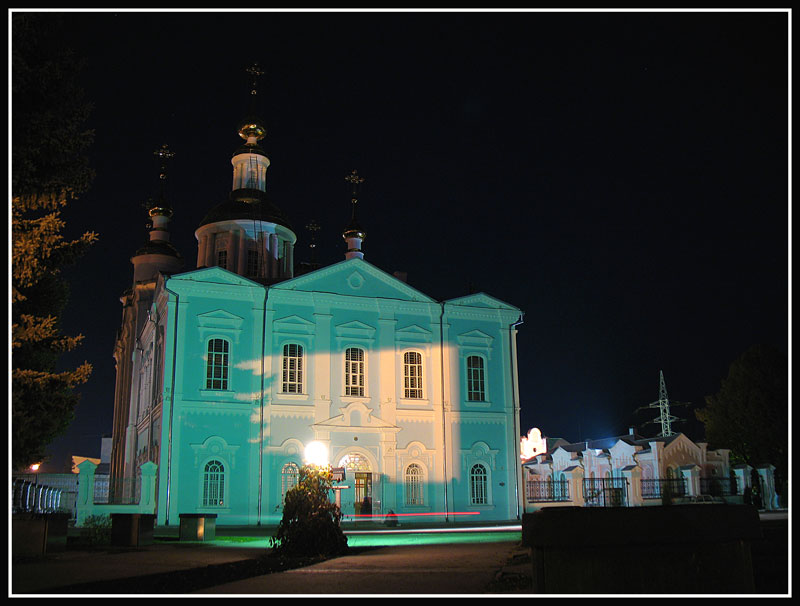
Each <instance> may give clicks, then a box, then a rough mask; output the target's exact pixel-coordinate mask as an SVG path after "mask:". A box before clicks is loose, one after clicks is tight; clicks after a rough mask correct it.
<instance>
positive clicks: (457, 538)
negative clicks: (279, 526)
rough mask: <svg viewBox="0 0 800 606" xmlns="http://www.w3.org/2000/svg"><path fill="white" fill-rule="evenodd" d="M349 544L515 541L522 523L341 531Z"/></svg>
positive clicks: (236, 542)
mask: <svg viewBox="0 0 800 606" xmlns="http://www.w3.org/2000/svg"><path fill="white" fill-rule="evenodd" d="M344 533H345V535H346V536H347V544H348V546H350V547H389V546H398V545H432V544H442V543H496V542H506V541H508V542H518V541H520V540H521V539H522V525H520V524H517V525H509V526H472V527H463V528H447V527H444V528H441V527H439V528H391V529H386V530H383V529H380V530H379V529H374V530H345V531H344ZM211 543H213V544H214V545H216V546H219V547H238V548H242V547H248V548H249V547H252V548H257V549H264V548H268V549H269V548H271V547H272V541H271V537H264V536H259V537H252V538H249V539H243V538H242V537H227V538H226V537H222V536H217V539H216V540H215V541H213V542H211Z"/></svg>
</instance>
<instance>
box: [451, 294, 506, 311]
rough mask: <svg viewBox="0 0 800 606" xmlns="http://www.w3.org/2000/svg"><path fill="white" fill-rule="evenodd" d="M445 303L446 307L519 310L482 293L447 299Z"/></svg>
mask: <svg viewBox="0 0 800 606" xmlns="http://www.w3.org/2000/svg"><path fill="white" fill-rule="evenodd" d="M445 303H447V304H448V305H458V306H460V307H482V308H484V309H508V310H513V311H519V308H517V307H514V306H513V305H510V304H508V303H506V302H505V301H501V300H500V299H496V298H494V297H492V296H489V295H487V294H486V293H483V292H479V293H475V294H472V295H466V296H463V297H457V298H455V299H449V300H447V301H445Z"/></svg>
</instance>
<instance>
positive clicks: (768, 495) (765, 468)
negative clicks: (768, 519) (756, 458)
mask: <svg viewBox="0 0 800 606" xmlns="http://www.w3.org/2000/svg"><path fill="white" fill-rule="evenodd" d="M756 471H757V472H758V477H759V478H760V479H761V489H762V491H763V493H764V494H762V495H761V506H762V507H763V508H764V509H776V508H777V505H776V504H775V498H776V495H775V466H774V465H759V466H758V467H756Z"/></svg>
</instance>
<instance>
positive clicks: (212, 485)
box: [203, 461, 225, 507]
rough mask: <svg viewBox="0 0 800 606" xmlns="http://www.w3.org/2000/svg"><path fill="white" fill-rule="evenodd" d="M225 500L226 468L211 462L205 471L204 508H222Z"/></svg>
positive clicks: (218, 463) (207, 464) (217, 462)
mask: <svg viewBox="0 0 800 606" xmlns="http://www.w3.org/2000/svg"><path fill="white" fill-rule="evenodd" d="M224 498H225V466H224V465H223V464H222V463H220V462H219V461H209V462H208V463H206V466H205V469H204V470H203V507H222V506H223V503H224Z"/></svg>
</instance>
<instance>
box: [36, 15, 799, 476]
mask: <svg viewBox="0 0 800 606" xmlns="http://www.w3.org/2000/svg"><path fill="white" fill-rule="evenodd" d="M787 25H788V18H787V13H785V12H754V13H747V12H710V13H701V12H690V13H680V12H641V13H638V12H623V13H615V12H596V13H593V12H571V13H553V12H516V13H509V12H478V13H460V12H445V13H413V12H411V13H407V12H406V13H403V12H401V13H394V12H386V13H384V12H382V13H375V12H369V13H360V12H328V13H319V12H309V13H287V12H261V13H245V12H232V13H218V12H211V13H185V12H178V13H169V12H163V13H125V12H120V13H112V12H102V13H70V14H68V15H66V17H65V31H67V32H68V34H69V37H70V44H71V45H72V46H73V47H74V48H75V49H76V50H77V51H78V52H79V53H80V54H83V55H84V56H85V57H86V58H87V60H88V65H87V68H86V69H85V70H84V73H83V76H84V78H85V80H84V87H85V90H86V92H87V95H88V98H89V99H90V100H91V102H92V103H93V104H94V110H93V113H92V117H91V120H90V126H91V127H92V128H94V129H95V141H94V144H93V146H92V148H91V161H92V165H93V168H94V169H95V171H96V173H97V176H96V179H95V181H94V183H93V185H92V188H91V190H90V191H89V192H87V193H86V194H84V195H83V196H82V198H81V199H80V201H79V202H77V203H75V204H73V205H72V206H71V207H70V208H69V209H68V210H67V212H66V214H65V218H66V220H67V222H68V232H67V233H68V234H69V235H72V236H76V235H77V234H78V233H80V232H82V231H85V230H94V231H96V232H98V233H99V235H100V241H99V243H98V244H97V245H96V246H95V247H94V249H93V250H92V251H91V252H90V253H89V254H87V255H86V256H85V257H84V259H83V260H82V261H81V262H80V264H79V265H78V266H76V267H75V268H74V269H71V270H69V271H68V272H67V276H68V278H69V279H70V282H71V284H72V289H73V294H72V298H71V303H70V305H69V307H68V310H67V312H66V316H65V318H64V328H65V331H66V332H67V333H70V334H72V333H78V332H80V333H82V334H83V335H85V343H84V345H83V346H81V348H80V349H79V350H78V351H76V352H75V353H74V354H71V355H70V356H68V357H67V358H65V363H72V364H75V363H77V362H81V361H83V360H84V359H87V360H89V361H90V362H91V363H92V364H93V365H94V373H93V376H92V378H91V380H90V382H89V383H88V384H86V385H85V386H84V387H83V388H82V389H81V393H82V401H81V404H80V406H79V408H78V410H77V414H76V419H75V421H74V423H73V424H72V426H71V428H70V430H69V432H68V433H67V435H65V436H64V437H63V438H60V439H58V440H57V441H56V442H55V443H54V444H53V445H52V447H51V451H52V454H53V461H52V466H54V467H56V466H60V465H63V463H62V462H65V461H66V459H67V456H68V455H69V454H80V455H85V456H99V450H100V437H101V435H102V434H104V433H110V432H111V423H112V413H113V395H114V361H113V358H112V350H113V345H114V338H115V331H116V330H117V328H118V327H119V322H120V319H121V305H120V302H119V297H120V295H121V294H122V293H123V291H124V290H125V289H126V288H128V287H129V286H130V285H131V283H132V276H133V272H132V265H131V263H130V257H131V255H132V253H133V252H134V251H135V250H136V248H137V247H139V246H140V245H141V244H142V243H143V242H144V240H145V238H146V229H145V224H146V221H147V217H146V215H145V214H144V210H143V208H142V206H141V205H142V204H143V203H144V202H146V201H147V200H148V199H149V198H151V197H153V196H155V194H156V193H157V174H158V173H157V165H156V163H155V160H154V156H153V152H154V151H155V150H156V149H158V148H159V147H160V146H161V145H162V144H164V143H166V144H168V145H169V147H170V148H171V149H172V150H173V151H174V152H175V154H176V155H175V159H174V161H173V163H172V166H171V169H170V176H169V198H170V201H171V202H172V204H173V207H174V209H175V216H174V219H173V221H172V224H171V232H172V237H173V243H174V244H175V245H176V246H177V247H178V249H179V250H180V251H181V252H182V253H183V255H184V257H185V259H186V269H187V270H190V269H193V268H194V266H195V261H196V254H197V244H196V240H195V238H194V230H195V229H196V228H197V226H198V224H199V222H200V220H201V219H202V218H203V216H204V215H205V213H206V212H207V211H208V210H209V209H210V208H211V207H212V206H214V205H216V204H218V203H220V202H222V201H223V200H224V199H226V197H227V195H228V193H229V191H230V189H231V179H232V172H231V164H230V158H231V155H232V152H233V151H234V150H235V149H236V148H237V147H238V146H239V145H240V142H241V140H240V139H239V137H238V136H237V134H236V127H237V122H238V121H239V120H240V119H241V118H242V117H243V116H244V114H245V113H246V109H247V103H248V101H249V97H248V90H249V89H248V80H247V77H246V75H245V73H244V70H245V68H246V67H247V66H249V65H250V64H252V63H253V62H254V61H258V62H259V63H260V64H261V66H262V67H263V68H264V70H265V72H266V74H265V76H264V77H263V78H262V80H261V84H260V87H259V90H260V94H259V101H260V108H259V109H260V114H261V116H262V117H263V119H264V121H265V123H266V126H267V137H266V139H264V140H263V141H262V147H263V148H264V149H265V150H266V153H267V155H268V156H269V158H270V160H271V163H272V164H271V167H270V169H269V176H268V185H267V188H268V192H269V194H270V195H271V197H272V200H274V201H275V202H276V203H277V204H278V206H280V207H281V208H282V210H283V211H284V212H285V213H286V214H287V215H288V216H289V218H290V220H291V222H292V223H293V225H294V226H295V231H296V233H297V235H298V245H297V248H296V253H295V257H296V259H298V260H307V259H308V258H309V253H308V250H309V249H308V242H309V232H308V231H306V229H305V226H306V225H307V224H308V223H309V221H310V220H311V219H316V221H317V222H318V223H319V224H320V225H321V226H322V231H320V232H319V244H318V248H317V250H318V253H317V254H318V260H319V261H322V262H323V263H324V264H329V263H334V262H337V261H340V260H342V259H343V258H344V256H343V255H344V251H345V246H344V242H343V241H342V239H341V231H342V228H343V227H344V226H345V225H346V223H347V221H348V219H349V212H350V209H349V204H350V202H349V189H348V186H347V184H346V183H345V181H344V177H345V176H346V175H347V174H348V173H350V171H351V170H353V169H354V168H355V169H357V170H358V172H359V174H360V175H362V176H364V177H365V178H366V182H365V184H364V185H363V186H362V189H361V195H360V203H359V218H360V222H361V224H362V226H363V227H364V229H365V230H366V232H367V234H368V235H367V239H366V241H365V243H364V252H365V258H366V260H368V261H370V262H371V263H373V264H375V265H376V266H378V267H380V268H381V269H383V270H386V271H388V272H389V273H391V272H393V271H395V270H400V271H405V272H407V273H408V280H409V283H410V284H411V285H412V286H414V287H416V288H418V289H419V290H421V291H423V292H425V293H427V294H429V295H430V296H432V297H434V298H436V299H438V300H441V299H448V298H453V297H457V296H461V295H464V294H467V293H468V292H469V289H470V287H471V288H473V289H474V290H478V291H484V292H486V293H488V294H490V295H492V296H495V297H497V298H499V299H502V300H504V301H507V302H509V303H511V304H513V305H516V306H517V307H519V308H520V309H522V310H523V311H524V314H525V316H524V324H523V325H521V326H520V327H519V329H520V331H519V337H518V346H519V373H520V398H521V404H522V413H521V417H522V428H521V429H522V432H523V433H525V432H527V430H528V429H529V428H531V427H534V426H535V427H539V428H540V429H541V430H542V432H543V433H544V434H545V435H547V436H551V437H556V436H559V437H565V438H567V439H570V440H579V439H584V438H597V437H603V436H608V435H618V434H620V433H626V432H627V428H628V427H629V426H631V425H634V424H637V423H641V422H643V421H645V420H648V419H652V418H653V417H655V416H656V411H655V410H653V411H648V414H638V415H637V414H634V411H635V410H636V409H637V408H639V407H640V406H643V405H646V404H648V403H650V402H653V401H654V400H656V399H657V398H658V387H659V385H658V378H659V371H660V370H663V371H664V375H665V377H666V381H667V388H668V391H669V396H670V398H671V399H673V400H677V401H682V402H692V403H693V405H694V406H702V405H703V403H704V397H705V396H706V395H709V394H712V393H715V392H716V391H717V390H718V389H719V385H720V381H721V379H722V378H723V377H724V376H726V374H727V370H728V367H729V365H730V363H731V362H732V361H733V360H734V359H736V358H737V357H738V356H739V355H740V354H741V353H743V352H744V351H745V350H746V349H747V348H748V347H750V346H751V345H754V344H757V343H768V344H771V345H774V346H776V347H778V348H780V349H781V350H783V351H788V347H789V342H788V318H789V311H788V297H789V294H788V282H789V274H788V269H787V267H788V256H789V253H788V247H789V241H790V235H791V234H790V227H789V222H788V216H789V200H788V185H787V184H788V174H787V165H788V126H787V123H788V120H787V118H788V107H787V98H788V85H787V82H788V36H787V31H788V28H787ZM673 412H675V413H677V414H678V416H683V417H689V418H691V419H693V418H694V414H693V411H692V408H688V409H686V408H676V409H674V410H673ZM684 428H685V430H686V432H687V433H688V434H689V435H690V436H691V437H693V438H695V439H699V438H701V437H702V427H699V426H698V424H697V423H696V422H693V423H689V424H687V425H686V426H684ZM658 430H659V428H658V427H656V426H654V425H650V426H649V427H645V428H643V430H642V431H643V433H644V434H645V435H655V434H656V433H657V432H658Z"/></svg>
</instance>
